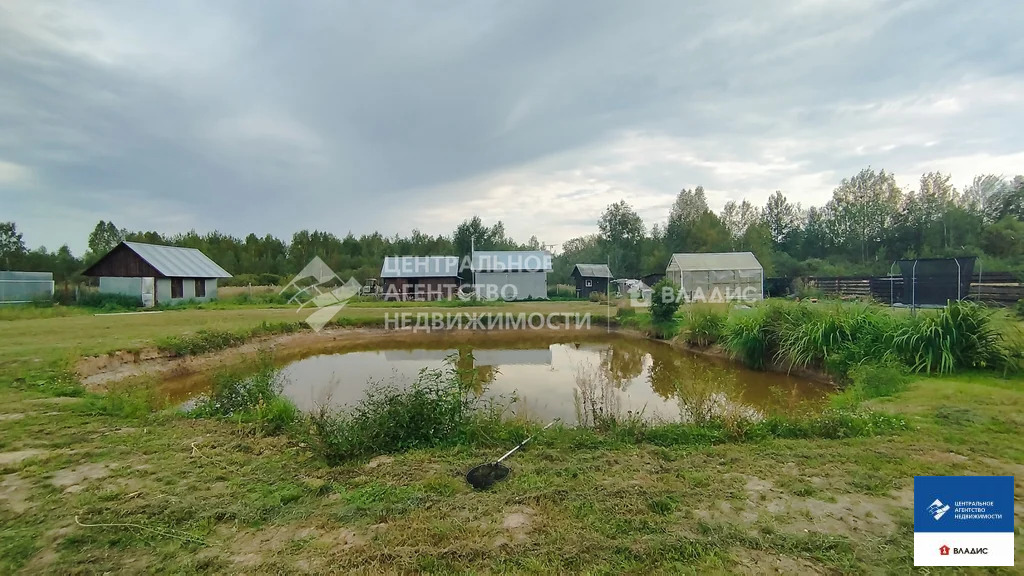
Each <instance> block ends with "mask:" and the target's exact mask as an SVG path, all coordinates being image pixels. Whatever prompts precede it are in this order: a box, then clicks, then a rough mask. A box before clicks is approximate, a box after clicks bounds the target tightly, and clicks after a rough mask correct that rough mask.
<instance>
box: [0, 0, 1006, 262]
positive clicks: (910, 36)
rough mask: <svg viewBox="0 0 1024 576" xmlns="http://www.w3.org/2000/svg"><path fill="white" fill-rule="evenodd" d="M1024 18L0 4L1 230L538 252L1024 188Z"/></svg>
mask: <svg viewBox="0 0 1024 576" xmlns="http://www.w3.org/2000/svg"><path fill="white" fill-rule="evenodd" d="M1022 22H1024V3H1020V2H1012V1H1003V0H990V1H974V2H964V1H963V0H923V1H915V0H910V1H883V0H848V1H840V0H799V1H797V0H772V1H766V0H756V1H755V0H751V1H744V2H740V1H722V0H713V1H708V2H704V1H680V0H666V1H653V0H638V1H635V2H626V1H624V0H616V1H606V0H599V1H594V0H586V1H583V0H564V1H559V2H553V1H549V0H538V1H523V0H516V1H508V0H502V1H490V0H488V1H484V0H465V1H461V2H449V1H433V0H424V1H416V2H413V1H405V0H403V1H399V0H391V1H382V0H366V1H358V2H357V1H340V0H331V1H325V2H313V1H309V0H304V1H302V2H293V1H266V2H251V1H248V0H238V1H224V0H218V1H216V2H208V1H205V0H203V1H197V2H170V1H167V2H164V1H159V2H158V1H152V2H142V1H139V0H126V1H123V2H114V1H103V2H95V3H93V2H81V1H78V2H51V1H44V0H13V1H12V0H5V1H4V2H2V3H0V221H6V220H14V221H15V222H17V224H18V226H19V228H20V229H21V230H22V231H23V233H24V235H25V240H26V243H27V244H28V245H29V246H30V247H36V246H39V245H46V246H47V247H48V248H51V249H55V248H57V247H58V246H59V245H60V244H63V243H67V244H69V245H70V246H71V248H72V250H73V251H74V252H76V253H78V254H81V253H82V252H83V251H84V249H85V245H86V239H87V236H88V233H89V231H90V230H91V229H92V228H93V226H94V225H95V223H96V222H97V221H98V220H101V219H104V220H113V221H114V222H115V223H116V224H117V225H118V226H120V227H125V228H128V229H132V230H151V229H152V230H158V231H160V232H165V233H173V232H183V231H187V230H189V229H193V228H194V229H196V230H198V231H200V232H205V231H209V230H213V229H218V230H221V231H223V232H227V233H231V234H235V235H245V234H247V233H249V232H256V233H257V234H261V235H262V234H266V233H271V234H274V235H277V236H280V237H284V238H290V237H291V234H292V233H293V232H295V231H296V230H299V229H302V228H308V229H314V228H316V229H321V230H329V231H331V232H334V233H336V234H338V235H339V236H341V235H344V234H346V233H348V232H349V231H351V232H353V233H355V234H357V235H358V234H361V233H365V232H371V231H374V230H379V231H381V232H383V233H385V234H388V235H391V234H394V233H400V234H408V233H409V232H410V231H411V230H412V229H413V228H419V229H420V230H422V231H423V232H426V233H430V234H440V233H443V234H448V233H450V232H451V230H452V229H453V228H454V227H455V225H456V224H458V222H460V221H462V220H463V219H465V218H468V217H470V216H472V215H473V214H477V215H480V216H481V217H482V218H483V219H484V221H485V222H486V223H488V224H489V223H493V222H494V221H496V220H498V219H501V220H503V221H504V222H505V224H506V229H507V230H508V231H509V232H510V233H511V234H512V235H513V237H515V238H517V239H518V240H520V241H525V240H526V239H528V238H529V237H530V236H531V235H536V236H537V237H538V238H540V239H541V240H542V241H544V242H548V243H560V242H562V241H564V240H567V239H569V238H572V237H574V236H579V235H582V234H587V233H591V232H593V231H595V228H596V226H595V222H596V220H597V218H598V217H599V215H600V213H601V211H602V210H603V209H604V208H605V206H607V205H608V204H610V203H612V202H615V201H617V200H620V199H625V200H627V201H628V202H630V203H631V204H632V205H633V206H634V207H635V208H636V209H637V210H638V212H640V214H641V215H642V216H643V217H644V219H645V221H646V222H647V223H648V225H650V224H653V223H655V222H661V221H664V220H665V218H666V217H667V213H668V207H669V205H670V204H671V202H672V199H673V197H674V196H675V194H676V193H677V192H678V191H679V189H680V188H684V187H686V188H692V187H694V186H696V185H698V184H702V185H703V186H704V187H705V189H706V190H707V192H708V200H709V203H710V204H711V207H712V209H715V210H718V209H720V208H721V207H722V205H723V204H724V203H725V202H727V201H728V200H731V199H742V198H748V199H750V200H751V201H753V202H755V203H757V204H763V203H764V201H765V200H766V199H767V197H768V195H769V194H770V193H771V192H772V191H774V190H776V189H781V190H783V191H784V192H785V193H786V194H787V196H789V198H790V199H791V200H793V201H799V202H801V203H803V204H804V205H805V206H806V205H809V204H816V205H820V204H822V203H824V202H826V201H827V200H828V198H829V197H830V195H831V192H832V190H833V189H834V188H835V186H836V185H837V184H838V183H839V181H840V180H841V179H842V178H844V177H847V176H851V175H853V174H855V173H856V172H857V171H858V170H860V169H861V168H863V167H866V166H868V165H871V166H873V167H875V168H884V169H886V170H889V171H893V172H895V173H896V174H897V177H898V179H899V182H900V184H901V185H903V186H905V187H907V188H910V187H916V186H917V179H918V178H919V176H920V174H921V173H922V172H924V171H929V170H941V171H943V172H948V173H951V174H952V176H953V180H954V182H956V183H957V184H958V185H963V184H966V183H967V182H969V181H970V180H971V179H972V178H973V176H974V175H976V174H983V173H997V174H1004V175H1007V176H1012V175H1013V174H1017V173H1021V172H1024V131H1022V130H1021V126H1024V36H1022V34H1021V32H1020V31H1021V24H1022Z"/></svg>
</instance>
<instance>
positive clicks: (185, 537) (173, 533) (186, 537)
mask: <svg viewBox="0 0 1024 576" xmlns="http://www.w3.org/2000/svg"><path fill="white" fill-rule="evenodd" d="M75 524H78V525H79V526H82V527H83V528H137V529H139V530H146V531H148V532H152V533H154V534H159V535H160V536H166V537H167V538H176V539H178V540H181V541H184V542H195V543H196V544H202V545H204V546H205V545H206V541H205V540H203V539H201V538H196V537H195V536H193V535H191V534H189V533H187V532H182V531H180V530H163V529H160V528H151V527H149V526H143V525H141V524H132V523H130V522H119V523H112V524H108V523H100V524H85V523H83V522H81V521H80V520H79V519H78V516H77V515H76V516H75Z"/></svg>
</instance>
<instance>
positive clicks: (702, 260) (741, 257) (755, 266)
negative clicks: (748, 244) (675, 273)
mask: <svg viewBox="0 0 1024 576" xmlns="http://www.w3.org/2000/svg"><path fill="white" fill-rule="evenodd" d="M672 264H675V265H676V266H677V267H678V268H679V269H680V270H763V268H762V267H761V263H760V262H758V261H757V258H756V257H755V256H754V253H753V252H692V253H685V254H673V255H672V259H671V260H670V261H669V266H671V265H672Z"/></svg>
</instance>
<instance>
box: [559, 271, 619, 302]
mask: <svg viewBox="0 0 1024 576" xmlns="http://www.w3.org/2000/svg"><path fill="white" fill-rule="evenodd" d="M569 276H570V277H571V278H573V279H574V280H575V281H576V296H578V297H580V298H590V294H591V293H593V292H600V293H602V294H605V295H607V294H608V282H609V281H611V279H612V272H611V270H609V269H608V265H607V264H577V265H575V266H573V268H572V272H571V273H570V274H569Z"/></svg>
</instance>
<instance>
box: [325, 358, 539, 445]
mask: <svg viewBox="0 0 1024 576" xmlns="http://www.w3.org/2000/svg"><path fill="white" fill-rule="evenodd" d="M464 376H465V375H464V374H460V373H459V372H458V371H457V370H456V369H455V367H454V366H451V365H449V366H447V367H445V368H441V369H434V370H426V369H425V370H422V371H420V373H419V375H418V376H417V378H416V379H415V380H414V381H412V382H411V383H410V384H409V385H408V386H400V385H395V384H391V383H383V382H377V383H374V384H372V385H371V386H370V388H369V389H368V390H367V391H366V393H365V395H364V397H363V399H362V400H361V401H360V402H359V403H358V404H356V405H355V406H353V407H351V408H348V409H344V410H341V411H336V410H332V409H330V408H328V407H326V406H322V407H320V408H319V409H318V410H317V411H316V412H314V414H313V415H312V416H311V418H310V433H311V435H312V440H313V443H314V445H315V446H316V447H317V450H318V451H319V453H320V454H321V455H322V456H323V457H324V459H325V460H327V462H328V463H330V464H337V463H340V462H344V461H347V460H351V459H355V458H362V457H367V456H372V455H375V454H390V453H396V452H403V451H406V450H414V449H419V448H429V447H436V446H450V445H454V444H459V443H472V442H476V441H480V440H482V439H486V438H485V437H487V436H489V435H491V434H495V435H498V436H501V437H503V436H504V435H507V434H515V433H516V432H517V431H521V430H520V428H522V427H521V426H519V427H517V426H515V425H512V424H503V423H502V420H501V410H500V409H499V408H498V407H496V405H495V404H494V403H490V402H487V401H484V400H480V399H479V397H478V396H476V395H475V394H472V393H471V391H470V390H469V389H468V388H469V387H468V386H466V385H464Z"/></svg>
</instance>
